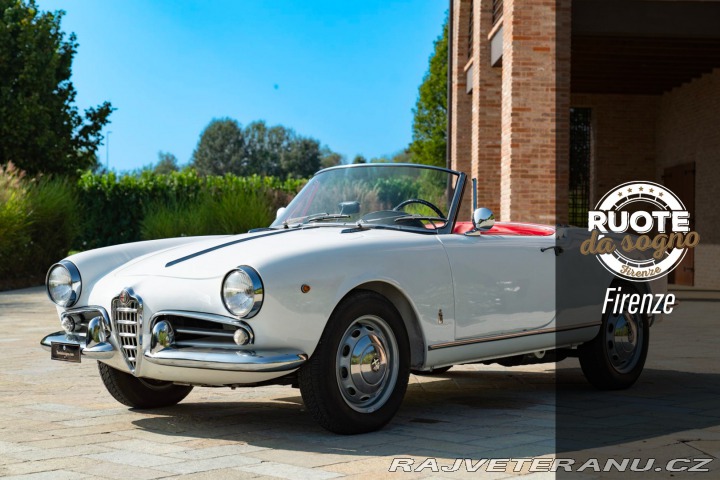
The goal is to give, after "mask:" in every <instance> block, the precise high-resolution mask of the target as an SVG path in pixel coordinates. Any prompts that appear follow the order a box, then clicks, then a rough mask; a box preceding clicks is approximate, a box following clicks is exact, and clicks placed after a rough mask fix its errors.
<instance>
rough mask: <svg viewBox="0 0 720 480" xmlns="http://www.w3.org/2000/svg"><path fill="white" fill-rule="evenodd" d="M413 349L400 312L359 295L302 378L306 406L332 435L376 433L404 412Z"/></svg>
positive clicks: (332, 324)
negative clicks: (401, 406) (402, 405)
mask: <svg viewBox="0 0 720 480" xmlns="http://www.w3.org/2000/svg"><path fill="white" fill-rule="evenodd" d="M409 365H410V346H409V343H408V338H407V333H406V331H405V325H404V324H403V321H402V318H401V317H400V314H399V313H398V312H397V310H396V309H395V307H394V306H393V305H392V304H391V303H390V302H388V301H387V300H386V299H385V298H384V297H382V296H380V295H378V294H377V293H374V292H368V291H358V292H356V293H353V294H351V295H350V296H349V297H348V298H346V299H345V300H343V302H342V303H341V304H340V305H339V306H338V307H337V308H336V310H335V312H334V313H333V315H332V316H331V318H330V320H329V321H328V325H327V327H326V328H325V331H324V332H323V335H322V337H321V338H320V342H319V343H318V346H317V348H316V349H315V353H314V354H313V356H312V357H311V358H310V360H308V362H307V364H306V365H305V366H303V368H302V369H301V370H300V372H299V384H300V392H301V393H302V397H303V401H304V402H305V405H306V407H307V409H308V411H310V413H311V414H312V415H313V417H314V418H315V419H316V420H317V422H318V423H320V425H322V426H323V427H324V428H326V429H327V430H330V431H331V432H335V433H341V434H355V433H365V432H371V431H374V430H377V429H379V428H381V427H383V426H384V425H385V424H386V423H387V422H389V421H390V420H391V419H392V417H393V416H394V415H395V413H396V412H397V410H398V408H400V404H401V403H402V399H403V396H404V395H405V390H406V389H407V383H408V377H409V372H410V367H409Z"/></svg>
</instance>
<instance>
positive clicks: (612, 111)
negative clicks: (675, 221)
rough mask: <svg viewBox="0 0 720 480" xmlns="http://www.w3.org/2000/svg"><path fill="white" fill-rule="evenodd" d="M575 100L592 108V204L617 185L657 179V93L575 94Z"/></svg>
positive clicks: (579, 105) (580, 105)
mask: <svg viewBox="0 0 720 480" xmlns="http://www.w3.org/2000/svg"><path fill="white" fill-rule="evenodd" d="M571 101H572V106H573V107H589V108H591V109H592V112H591V117H592V141H591V144H592V150H593V155H592V163H591V166H590V206H594V205H595V204H596V203H597V201H598V200H600V198H601V197H602V196H603V195H605V194H606V193H607V192H608V190H610V189H611V188H613V187H615V186H616V185H619V184H621V183H624V182H629V181H632V180H654V179H655V122H656V119H657V114H658V104H659V97H658V96H657V95H587V94H573V95H572V100H571Z"/></svg>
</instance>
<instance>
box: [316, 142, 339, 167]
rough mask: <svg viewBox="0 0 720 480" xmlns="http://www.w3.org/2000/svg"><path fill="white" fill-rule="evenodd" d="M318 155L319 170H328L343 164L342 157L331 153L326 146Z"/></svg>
mask: <svg viewBox="0 0 720 480" xmlns="http://www.w3.org/2000/svg"><path fill="white" fill-rule="evenodd" d="M320 155H321V157H320V168H330V167H334V166H336V165H340V164H342V163H343V156H342V155H340V154H339V153H337V152H333V151H332V150H330V148H329V147H328V146H324V147H323V148H322V150H320Z"/></svg>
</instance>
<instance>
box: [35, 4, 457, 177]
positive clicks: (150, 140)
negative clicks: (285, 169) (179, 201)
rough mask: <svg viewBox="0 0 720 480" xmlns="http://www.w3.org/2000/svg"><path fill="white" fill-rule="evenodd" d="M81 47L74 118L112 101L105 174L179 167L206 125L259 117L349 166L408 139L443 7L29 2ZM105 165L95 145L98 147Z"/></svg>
mask: <svg viewBox="0 0 720 480" xmlns="http://www.w3.org/2000/svg"><path fill="white" fill-rule="evenodd" d="M38 4H39V6H40V8H41V9H43V10H58V9H62V10H65V11H66V12H67V13H66V16H65V17H64V19H63V23H62V26H63V31H65V32H75V33H76V34H77V36H78V42H79V44H80V46H79V49H78V54H77V55H76V57H75V62H74V64H73V83H74V84H75V87H76V89H77V91H78V97H77V104H78V106H79V107H80V108H81V109H84V108H85V107H88V106H92V105H97V104H99V103H101V102H102V101H104V100H110V101H111V102H112V103H113V106H114V107H116V108H117V111H115V112H114V113H113V115H112V117H111V119H112V123H111V125H110V126H109V127H108V130H111V131H112V134H111V136H110V168H111V169H115V170H132V169H135V168H139V167H142V166H143V165H148V164H151V163H155V162H156V161H157V153H158V151H160V150H162V151H169V152H172V153H173V154H175V155H176V156H177V157H178V159H179V161H180V163H181V164H184V163H187V162H188V161H189V159H190V156H191V155H192V151H193V149H194V148H195V145H196V144H197V140H198V137H199V135H200V132H201V131H202V129H203V128H204V127H205V126H206V125H207V124H208V123H209V122H210V120H212V119H213V118H219V117H232V118H235V119H237V120H238V121H239V122H240V123H241V124H242V125H245V124H247V123H249V122H251V121H253V120H258V119H264V120H266V121H267V122H268V123H269V124H273V125H274V124H283V125H285V126H288V127H291V128H294V129H295V130H296V131H297V132H298V133H300V134H302V135H307V136H312V137H315V138H317V139H318V140H320V141H321V142H322V143H323V144H326V145H328V146H329V147H330V148H332V149H333V150H335V151H337V152H339V153H342V154H343V155H346V156H347V157H348V158H350V159H352V158H353V157H354V156H355V155H356V154H362V155H365V156H366V157H368V158H371V157H376V156H380V155H384V154H391V153H394V152H396V151H399V150H400V149H402V148H404V147H405V146H407V144H408V143H409V142H410V140H411V136H412V134H411V124H412V112H411V109H412V108H413V106H414V105H415V100H416V98H417V87H418V86H419V85H420V82H421V81H422V77H423V75H424V74H425V72H426V70H427V65H428V58H429V56H430V54H431V52H432V47H433V45H432V44H433V41H434V40H435V38H436V37H437V36H438V35H439V34H440V30H441V26H442V22H443V20H444V18H445V12H446V10H447V6H448V2H447V1H445V0H358V1H349V0H327V1H326V0H319V1H314V0H307V1H295V0H212V1H201V0H197V1H188V0H183V1H165V0H162V1H159V0H155V1H147V0H145V1H139V0H102V1H91V0H62V1H59V0H38ZM99 154H100V159H101V160H102V162H103V164H104V163H105V160H106V149H105V147H101V148H100V150H99Z"/></svg>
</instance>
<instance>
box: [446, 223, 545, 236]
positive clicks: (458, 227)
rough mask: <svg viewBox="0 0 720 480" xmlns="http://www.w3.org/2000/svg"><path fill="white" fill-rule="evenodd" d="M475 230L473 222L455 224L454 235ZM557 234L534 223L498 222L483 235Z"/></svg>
mask: <svg viewBox="0 0 720 480" xmlns="http://www.w3.org/2000/svg"><path fill="white" fill-rule="evenodd" d="M472 229H473V224H472V222H455V227H454V228H453V233H455V234H457V235H462V234H464V233H466V232H469V231H470V230H472ZM554 233H555V228H553V227H551V226H549V225H538V224H534V223H514V222H496V223H495V225H493V227H492V228H491V229H490V230H488V231H485V232H482V235H526V236H538V237H546V236H548V235H552V234H554Z"/></svg>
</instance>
